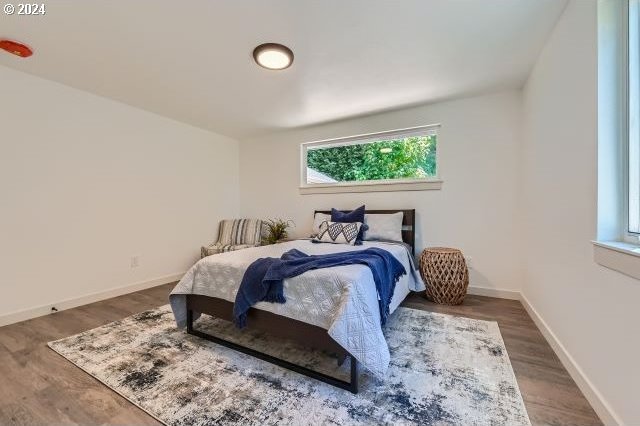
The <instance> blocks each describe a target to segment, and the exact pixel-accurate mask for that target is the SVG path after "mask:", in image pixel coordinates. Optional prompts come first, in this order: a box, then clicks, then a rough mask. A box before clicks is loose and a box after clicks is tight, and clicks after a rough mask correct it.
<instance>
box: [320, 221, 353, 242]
mask: <svg viewBox="0 0 640 426" xmlns="http://www.w3.org/2000/svg"><path fill="white" fill-rule="evenodd" d="M360 228H362V223H361V222H352V223H343V222H330V221H324V222H322V223H321V224H320V233H319V234H318V236H316V237H315V238H314V239H313V240H312V241H314V242H317V243H332V244H349V245H354V244H355V242H356V238H357V237H358V233H359V232H360Z"/></svg>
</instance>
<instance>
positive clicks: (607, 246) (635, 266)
mask: <svg viewBox="0 0 640 426" xmlns="http://www.w3.org/2000/svg"><path fill="white" fill-rule="evenodd" d="M592 243H593V260H594V261H595V262H596V263H598V264H599V265H602V266H604V267H606V268H609V269H613V270H614V271H618V272H621V273H623V274H625V275H628V276H630V277H632V278H636V279H639V280H640V245H637V244H631V243H625V242H621V241H592Z"/></svg>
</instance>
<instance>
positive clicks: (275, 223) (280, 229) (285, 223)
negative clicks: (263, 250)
mask: <svg viewBox="0 0 640 426" xmlns="http://www.w3.org/2000/svg"><path fill="white" fill-rule="evenodd" d="M264 224H265V227H266V228H267V235H266V236H265V237H264V238H263V239H262V244H276V243H278V242H280V241H282V240H284V239H286V238H287V237H288V236H289V233H288V232H287V229H289V228H290V227H292V226H295V223H293V221H292V220H284V219H267V220H265V221H264Z"/></svg>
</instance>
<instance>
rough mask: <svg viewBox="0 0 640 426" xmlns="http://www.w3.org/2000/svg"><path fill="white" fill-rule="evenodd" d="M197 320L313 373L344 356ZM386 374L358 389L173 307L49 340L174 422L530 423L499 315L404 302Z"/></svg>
mask: <svg viewBox="0 0 640 426" xmlns="http://www.w3.org/2000/svg"><path fill="white" fill-rule="evenodd" d="M196 327H198V328H199V329H202V330H203V331H208V332H209V333H215V334H217V335H220V336H224V337H226V338H227V340H235V341H237V342H240V343H242V344H244V345H246V346H250V347H253V348H256V349H259V350H261V351H263V352H269V353H271V354H273V355H277V356H280V357H282V358H286V359H288V360H290V361H292V362H296V363H299V364H302V365H305V366H307V367H312V368H314V369H316V370H320V371H323V372H327V373H331V374H333V375H342V376H344V378H347V377H348V368H349V367H348V364H349V363H348V362H346V363H345V364H344V365H343V366H342V367H341V368H340V369H339V371H337V367H336V360H335V359H334V358H331V357H330V356H328V355H326V354H323V353H320V352H310V351H309V350H307V349H304V348H301V347H298V346H296V345H295V344H293V343H291V342H287V341H275V340H274V339H272V338H267V337H266V336H264V335H261V334H258V333H249V332H239V331H238V330H236V329H235V328H234V327H233V326H232V325H231V324H230V323H227V322H225V321H221V320H215V319H213V318H211V317H208V316H203V317H202V318H201V319H199V320H198V321H197V323H196ZM385 335H386V336H387V341H388V343H389V348H390V350H391V360H392V365H391V366H390V369H389V375H388V378H387V379H386V380H384V381H382V380H379V379H375V378H373V377H371V376H369V375H368V374H367V373H366V372H363V374H362V375H361V386H360V389H361V390H360V393H359V394H357V395H353V394H351V393H349V392H347V391H344V390H340V389H336V388H334V387H332V386H329V385H326V384H324V383H321V382H318V381H315V380H313V379H309V378H307V377H305V376H301V375H299V374H296V373H293V372H290V371H288V370H284V369H282V368H280V367H276V366H274V365H272V364H269V363H267V362H264V361H261V360H258V359H255V358H253V357H250V356H248V355H244V354H241V353H238V352H235V351H233V350H231V349H227V348H225V347H222V346H219V345H216V344H214V343H211V342H209V341H206V340H202V339H199V338H197V337H195V336H190V335H188V334H186V333H185V332H184V331H183V330H178V329H176V327H175V323H174V321H173V315H172V313H171V310H170V309H169V307H168V305H167V306H163V307H161V308H158V309H156V310H151V311H146V312H142V313H140V314H137V315H134V316H131V317H129V318H125V319H123V320H121V321H117V322H114V323H111V324H107V325H105V326H102V327H99V328H96V329H93V330H89V331H86V332H84V333H81V334H78V335H75V336H71V337H68V338H65V339H61V340H58V341H55V342H50V343H49V347H51V348H52V349H53V350H54V351H56V352H58V353H59V354H60V355H62V356H63V357H65V358H66V359H68V360H69V361H71V362H72V363H74V364H75V365H76V366H78V367H80V368H81V369H83V370H84V371H86V372H87V373H89V374H91V375H92V376H93V377H95V378H96V379H98V380H100V381H101V382H102V383H104V384H105V385H107V386H108V387H109V388H111V389H113V390H114V391H115V392H117V393H119V394H120V395H122V396H124V397H125V398H127V399H128V400H129V401H131V402H132V403H134V404H135V405H137V406H138V407H140V408H142V409H143V410H144V411H146V412H147V413H149V414H150V415H152V416H153V417H155V418H156V419H158V420H160V421H161V422H163V423H165V424H167V425H213V424H215V425H217V424H232V423H238V424H243V425H249V424H251V425H254V424H255V425H258V424H259V425H269V424H286V425H301V424H323V425H324V424H340V425H342V424H362V425H372V424H393V425H400V424H421V425H449V424H464V425H508V426H516V425H529V418H528V416H527V412H526V410H525V407H524V404H523V401H522V397H521V395H520V391H519V390H518V385H517V383H516V380H515V376H514V373H513V370H512V369H511V364H510V362H509V357H508V356H507V351H506V349H505V347H504V343H503V341H502V336H501V335H500V331H499V330H498V325H497V323H495V322H487V321H478V320H472V319H467V318H460V317H454V316H450V315H441V314H435V313H429V312H425V311H419V310H415V309H408V308H399V309H398V310H397V311H396V312H395V313H394V314H393V315H392V316H391V317H390V319H389V322H388V325H387V327H386V330H385Z"/></svg>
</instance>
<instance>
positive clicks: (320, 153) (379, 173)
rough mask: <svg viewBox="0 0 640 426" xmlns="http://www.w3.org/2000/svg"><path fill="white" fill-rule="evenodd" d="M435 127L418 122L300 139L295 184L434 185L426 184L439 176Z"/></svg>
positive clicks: (370, 187) (350, 186) (346, 187)
mask: <svg viewBox="0 0 640 426" xmlns="http://www.w3.org/2000/svg"><path fill="white" fill-rule="evenodd" d="M438 128H439V126H437V125H433V126H421V127H413V128H410V129H403V130H393V131H389V132H381V133H371V134H367V135H358V136H350V137H346V138H339V139H331V140H325V141H319V142H309V143H304V144H302V171H301V172H302V173H301V175H302V182H301V188H302V189H307V190H309V189H313V188H334V189H336V190H337V191H340V189H342V190H345V192H348V191H349V190H354V189H355V191H357V192H362V191H366V190H373V191H375V190H385V191H388V190H407V189H438V188H439V186H437V188H436V187H434V186H433V185H431V186H430V185H429V184H430V183H431V184H433V183H439V182H440V181H439V180H438V155H437V153H438V151H437V143H438V134H437V131H438ZM420 184H423V185H422V187H420ZM425 184H426V185H425ZM381 185H384V187H381ZM389 185H391V186H394V185H395V186H397V187H396V188H390V187H389ZM412 185H418V186H416V187H411V186H412ZM374 187H377V188H374ZM337 191H331V190H329V191H319V192H337ZM312 192H313V191H312ZM341 192H342V191H341Z"/></svg>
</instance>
